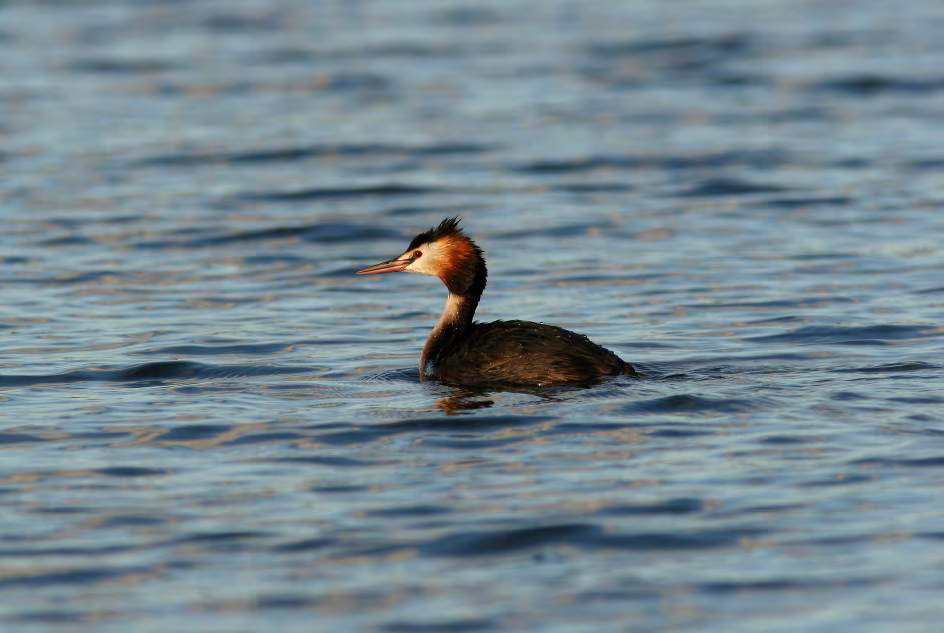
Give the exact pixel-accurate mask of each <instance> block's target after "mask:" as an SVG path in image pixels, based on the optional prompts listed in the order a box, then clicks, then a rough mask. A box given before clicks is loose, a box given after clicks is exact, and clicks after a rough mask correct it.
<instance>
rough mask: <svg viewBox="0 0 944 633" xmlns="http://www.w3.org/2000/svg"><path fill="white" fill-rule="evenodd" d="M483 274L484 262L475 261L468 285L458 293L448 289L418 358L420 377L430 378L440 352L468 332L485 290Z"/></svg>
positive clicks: (439, 357)
mask: <svg viewBox="0 0 944 633" xmlns="http://www.w3.org/2000/svg"><path fill="white" fill-rule="evenodd" d="M486 276H487V272H486V269H485V262H484V261H479V262H478V263H477V266H476V272H475V277H474V280H473V282H472V284H471V286H470V287H469V288H467V289H466V290H465V291H464V292H461V293H460V292H455V291H454V290H453V289H450V291H449V296H448V297H447V298H446V306H445V307H444V308H443V311H442V314H441V315H440V317H439V321H438V322H437V323H436V327H434V328H433V331H432V332H431V333H430V335H429V338H428V339H426V345H425V346H424V347H423V355H422V356H421V357H420V380H426V379H427V378H430V377H433V376H434V375H435V374H436V368H437V366H438V365H439V363H440V361H441V360H442V357H443V355H444V354H445V353H446V352H448V350H449V348H450V347H451V345H452V344H453V343H455V342H456V341H458V340H460V339H461V338H462V337H463V336H465V335H466V333H467V332H468V329H469V327H471V325H472V317H474V316H475V309H476V308H477V307H478V305H479V299H480V298H481V297H482V292H483V291H484V290H485V279H486ZM447 287H448V284H447Z"/></svg>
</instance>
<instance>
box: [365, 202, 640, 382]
mask: <svg viewBox="0 0 944 633" xmlns="http://www.w3.org/2000/svg"><path fill="white" fill-rule="evenodd" d="M401 271H404V272H418V273H423V274H427V275H435V276H437V277H439V278H440V279H441V280H442V282H443V284H445V286H446V288H447V289H448V290H449V297H448V299H447V300H446V307H445V309H444V310H443V313H442V316H441V317H440V318H439V322H438V323H437V324H436V327H435V328H434V329H433V331H432V333H431V334H430V336H429V339H428V340H427V341H426V345H425V347H424V348H423V354H422V356H421V358H420V379H421V380H440V381H442V382H444V383H446V384H450V385H465V386H474V385H501V384H507V385H518V386H545V385H561V384H574V383H586V382H590V381H593V380H595V379H598V378H601V377H603V376H615V375H619V374H626V375H631V376H635V375H636V371H635V369H633V366H632V365H630V364H629V363H627V362H625V361H623V360H622V359H620V357H619V356H617V355H616V354H614V353H613V352H611V351H609V350H608V349H606V348H604V347H601V346H599V345H597V344H596V343H594V342H593V341H591V340H590V339H588V338H587V337H586V336H583V335H582V334H577V333H575V332H571V331H569V330H565V329H563V328H559V327H555V326H553V325H544V324H543V323H533V322H530V321H493V322H492V323H475V322H474V321H473V316H474V315H475V309H476V307H477V306H478V303H479V299H480V298H481V296H482V292H483V291H484V290H485V284H486V280H487V277H488V272H487V269H486V267H485V258H484V257H483V255H482V251H481V249H480V248H479V247H478V246H477V245H476V244H475V242H473V241H472V240H471V239H469V237H468V236H466V235H465V234H464V233H463V232H462V229H461V228H459V219H458V218H449V219H447V220H444V221H443V222H442V223H441V224H440V225H439V226H438V227H436V228H433V229H430V230H428V231H425V232H423V233H420V234H419V235H417V236H416V237H415V238H413V241H412V242H410V246H409V248H407V250H406V251H405V252H404V253H403V254H402V255H400V256H399V257H397V258H395V259H391V260H388V261H386V262H381V263H380V264H376V265H374V266H370V267H368V268H365V269H363V270H360V271H358V274H361V275H371V274H379V273H390V272H401Z"/></svg>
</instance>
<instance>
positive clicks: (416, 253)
mask: <svg viewBox="0 0 944 633" xmlns="http://www.w3.org/2000/svg"><path fill="white" fill-rule="evenodd" d="M422 256H423V251H413V259H419V258H420V257H422Z"/></svg>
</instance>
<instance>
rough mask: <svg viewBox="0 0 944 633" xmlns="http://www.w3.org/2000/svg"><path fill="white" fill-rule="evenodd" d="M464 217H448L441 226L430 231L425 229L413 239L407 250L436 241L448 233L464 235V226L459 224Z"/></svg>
mask: <svg viewBox="0 0 944 633" xmlns="http://www.w3.org/2000/svg"><path fill="white" fill-rule="evenodd" d="M461 219H462V218H460V217H458V216H456V217H453V218H446V219H445V220H443V221H442V222H440V223H439V226H437V227H433V228H431V229H429V230H428V231H423V232H422V233H420V234H419V235H417V236H416V237H414V238H413V241H412V242H410V245H409V246H408V247H407V250H410V249H411V248H416V247H417V246H420V245H422V244H426V243H428V242H435V241H436V240H439V239H442V238H444V237H446V236H447V235H462V227H460V226H459V222H460V220H461Z"/></svg>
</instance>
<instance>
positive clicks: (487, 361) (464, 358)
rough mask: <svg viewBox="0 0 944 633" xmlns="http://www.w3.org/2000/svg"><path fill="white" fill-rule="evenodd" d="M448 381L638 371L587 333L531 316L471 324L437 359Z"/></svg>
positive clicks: (545, 381)
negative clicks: (523, 318) (534, 319)
mask: <svg viewBox="0 0 944 633" xmlns="http://www.w3.org/2000/svg"><path fill="white" fill-rule="evenodd" d="M436 369H437V371H436V374H437V377H438V378H439V379H440V380H442V381H443V382H445V383H447V384H456V385H476V384H518V385H560V384H568V383H571V384H573V383H581V382H588V381H592V380H595V379H598V378H601V377H603V376H615V375H619V374H628V375H633V376H634V375H636V371H635V370H634V369H633V367H632V365H630V364H629V363H626V362H625V361H623V360H622V359H621V358H620V357H619V356H617V355H616V354H614V353H613V352H611V351H610V350H608V349H606V348H604V347H601V346H600V345H597V344H596V343H594V342H593V341H591V340H590V339H589V338H587V337H586V336H583V335H582V334H577V333H576V332H571V331H570V330H565V329H563V328H559V327H555V326H553V325H544V324H543V323H533V322H531V321H493V322H491V323H473V324H472V325H471V326H470V327H469V328H468V329H467V330H466V332H465V333H464V336H462V337H460V338H459V339H458V340H457V341H455V342H454V344H453V345H451V346H450V347H449V349H446V350H444V353H443V354H442V356H441V357H440V358H439V362H438V364H437V368H436Z"/></svg>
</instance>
